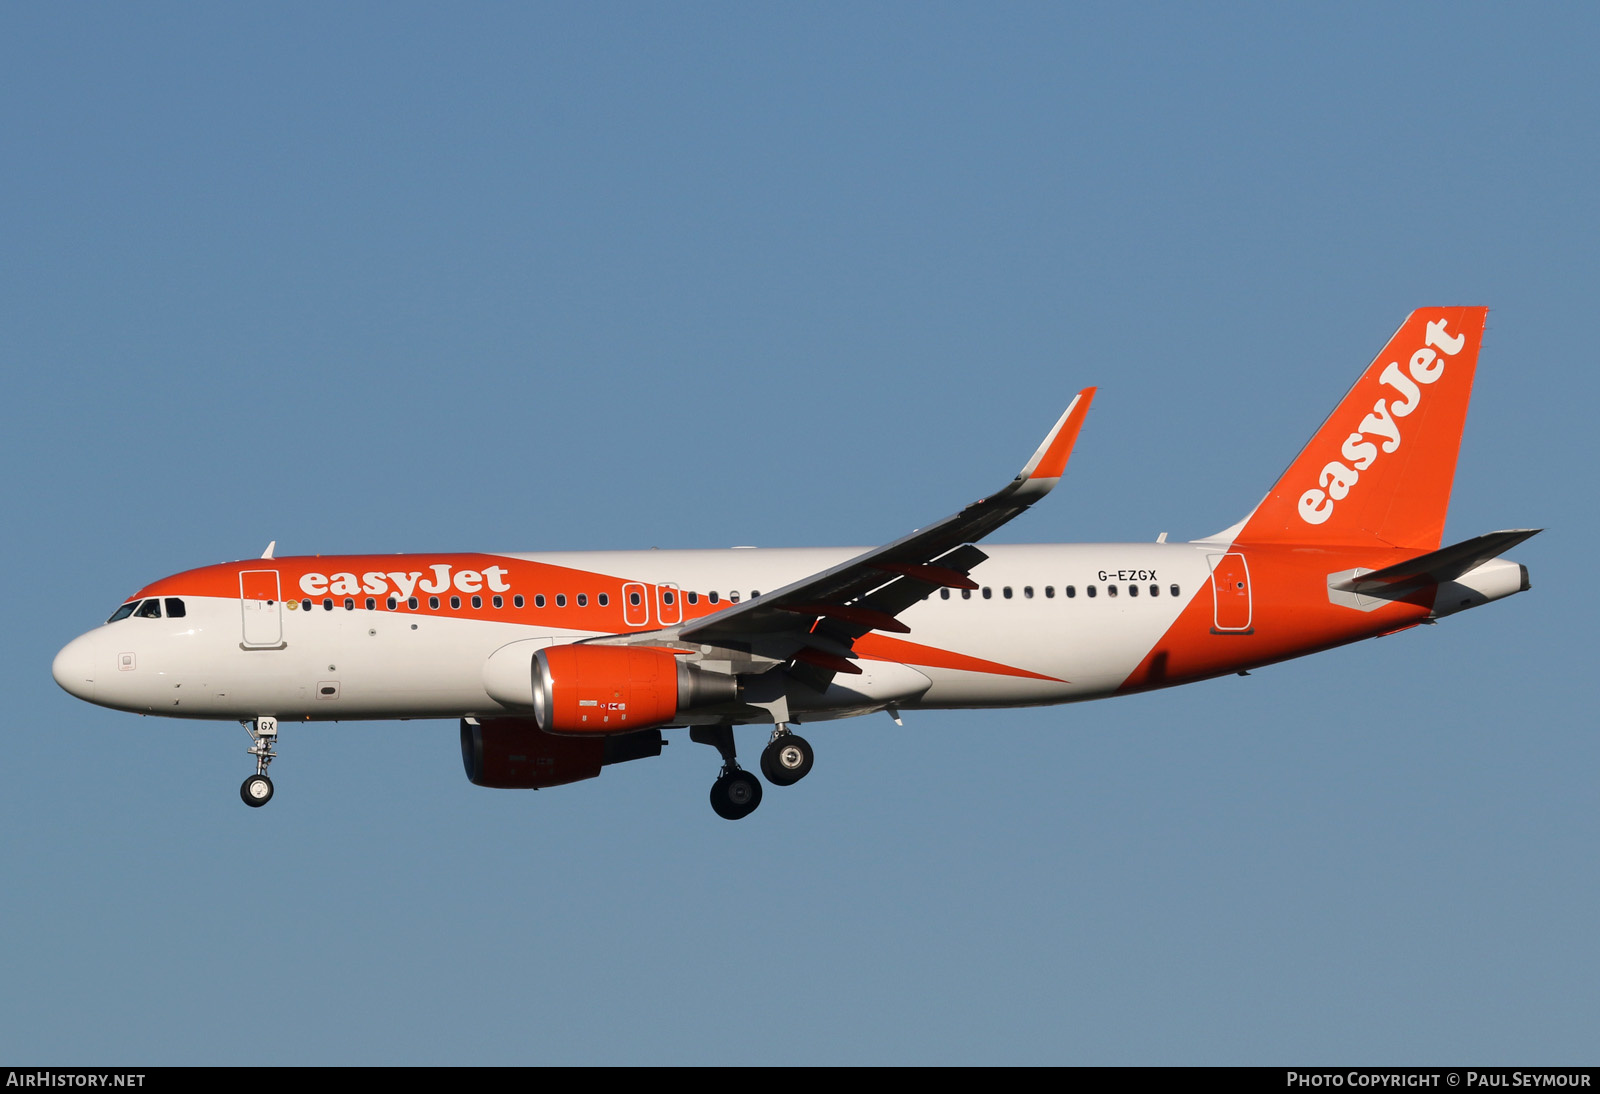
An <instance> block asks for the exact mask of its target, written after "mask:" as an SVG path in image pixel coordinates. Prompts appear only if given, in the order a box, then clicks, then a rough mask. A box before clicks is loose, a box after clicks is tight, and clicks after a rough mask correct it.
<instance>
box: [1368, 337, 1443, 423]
mask: <svg viewBox="0 0 1600 1094" xmlns="http://www.w3.org/2000/svg"><path fill="white" fill-rule="evenodd" d="M1422 352H1423V353H1426V354H1428V355H1429V356H1430V358H1431V356H1432V354H1433V351H1432V350H1431V349H1425V350H1423V351H1422ZM1411 367H1412V369H1413V370H1414V369H1415V368H1416V367H1417V359H1416V358H1415V357H1413V358H1411ZM1378 380H1379V382H1380V383H1385V384H1388V385H1389V386H1390V387H1392V388H1394V389H1395V390H1396V391H1398V392H1399V393H1400V394H1401V395H1403V396H1405V400H1406V401H1405V402H1403V403H1390V404H1389V413H1391V414H1393V415H1394V416H1395V417H1396V418H1404V417H1405V416H1406V415H1407V414H1410V413H1411V412H1412V411H1413V410H1415V409H1417V403H1418V402H1419V401H1420V400H1421V399H1422V390H1421V389H1420V388H1418V387H1417V385H1416V384H1413V383H1412V382H1411V380H1410V378H1409V377H1407V376H1406V374H1405V373H1403V372H1401V371H1400V362H1398V361H1390V362H1389V367H1388V368H1386V369H1384V370H1383V375H1382V376H1379V377H1378ZM1425 382H1426V383H1432V382H1433V381H1431V380H1429V381H1425Z"/></svg>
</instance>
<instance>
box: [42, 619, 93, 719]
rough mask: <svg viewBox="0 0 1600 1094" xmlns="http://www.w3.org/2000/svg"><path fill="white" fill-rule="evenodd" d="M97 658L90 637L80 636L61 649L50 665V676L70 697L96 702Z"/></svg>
mask: <svg viewBox="0 0 1600 1094" xmlns="http://www.w3.org/2000/svg"><path fill="white" fill-rule="evenodd" d="M95 669H96V665H95V658H94V650H93V643H92V642H91V640H90V636H89V635H87V634H85V635H80V636H79V637H77V638H74V639H73V640H72V641H71V642H68V643H67V644H66V645H65V646H63V647H61V652H60V653H58V654H56V659H55V660H54V661H53V662H51V664H50V675H51V676H54V677H55V678H56V683H58V684H60V685H61V689H62V690H63V691H65V692H66V693H67V694H68V695H75V696H77V697H78V698H79V699H84V700H87V701H88V702H91V703H92V702H94V687H95V684H94V677H95Z"/></svg>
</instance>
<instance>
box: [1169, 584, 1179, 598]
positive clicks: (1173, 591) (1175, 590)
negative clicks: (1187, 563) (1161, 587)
mask: <svg viewBox="0 0 1600 1094" xmlns="http://www.w3.org/2000/svg"><path fill="white" fill-rule="evenodd" d="M1167 591H1168V592H1169V593H1171V594H1172V595H1173V596H1177V595H1178V587H1177V586H1176V585H1168V586H1167Z"/></svg>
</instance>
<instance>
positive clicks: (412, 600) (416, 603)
mask: <svg viewBox="0 0 1600 1094" xmlns="http://www.w3.org/2000/svg"><path fill="white" fill-rule="evenodd" d="M421 606H422V601H420V600H418V599H417V598H416V597H414V596H408V597H406V607H408V608H410V609H411V610H412V611H416V610H417V609H418V608H420V607H421Z"/></svg>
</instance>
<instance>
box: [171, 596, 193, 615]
mask: <svg viewBox="0 0 1600 1094" xmlns="http://www.w3.org/2000/svg"><path fill="white" fill-rule="evenodd" d="M166 603H167V618H168V619H182V618H183V617H184V616H185V615H187V614H188V612H187V610H186V609H185V608H184V606H183V601H181V600H179V599H178V598H177V597H175V596H169V597H167V601H166Z"/></svg>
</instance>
